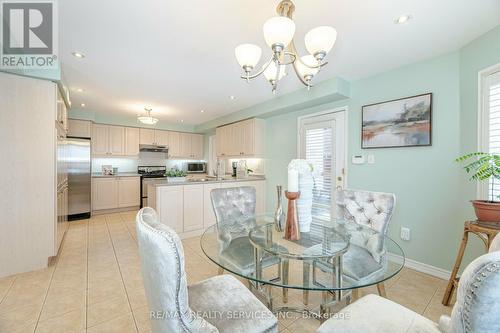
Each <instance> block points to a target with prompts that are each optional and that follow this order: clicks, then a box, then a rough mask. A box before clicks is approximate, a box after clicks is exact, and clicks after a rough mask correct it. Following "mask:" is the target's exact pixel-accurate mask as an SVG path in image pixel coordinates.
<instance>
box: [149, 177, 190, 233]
mask: <svg viewBox="0 0 500 333" xmlns="http://www.w3.org/2000/svg"><path fill="white" fill-rule="evenodd" d="M156 200H157V203H161V204H159V205H158V204H157V208H156V211H157V213H158V216H159V218H160V222H161V223H163V224H165V225H168V226H169V227H170V228H172V229H173V230H174V231H175V232H177V233H181V232H183V231H184V186H162V187H158V189H157V193H156Z"/></svg>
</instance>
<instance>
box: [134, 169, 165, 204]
mask: <svg viewBox="0 0 500 333" xmlns="http://www.w3.org/2000/svg"><path fill="white" fill-rule="evenodd" d="M166 171H167V167H166V166H147V165H141V166H139V167H137V173H138V174H140V175H141V208H142V207H144V205H145V203H146V202H147V199H148V193H147V186H146V185H147V184H145V183H144V179H151V178H164V177H165V172H166ZM146 182H147V181H146Z"/></svg>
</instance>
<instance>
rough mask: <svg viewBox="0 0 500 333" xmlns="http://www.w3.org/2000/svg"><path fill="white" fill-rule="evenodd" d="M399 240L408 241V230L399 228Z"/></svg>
mask: <svg viewBox="0 0 500 333" xmlns="http://www.w3.org/2000/svg"><path fill="white" fill-rule="evenodd" d="M401 239H402V240H405V241H409V240H410V228H405V227H401Z"/></svg>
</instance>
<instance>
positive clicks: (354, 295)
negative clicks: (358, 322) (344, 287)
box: [352, 288, 359, 302]
mask: <svg viewBox="0 0 500 333" xmlns="http://www.w3.org/2000/svg"><path fill="white" fill-rule="evenodd" d="M358 298H359V289H358V288H356V289H353V290H352V301H353V302H354V301H356V300H357V299H358Z"/></svg>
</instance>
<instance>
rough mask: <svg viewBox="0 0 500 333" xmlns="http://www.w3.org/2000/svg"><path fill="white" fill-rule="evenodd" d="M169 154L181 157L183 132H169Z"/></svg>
mask: <svg viewBox="0 0 500 333" xmlns="http://www.w3.org/2000/svg"><path fill="white" fill-rule="evenodd" d="M168 155H169V156H170V157H181V133H179V132H168Z"/></svg>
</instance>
